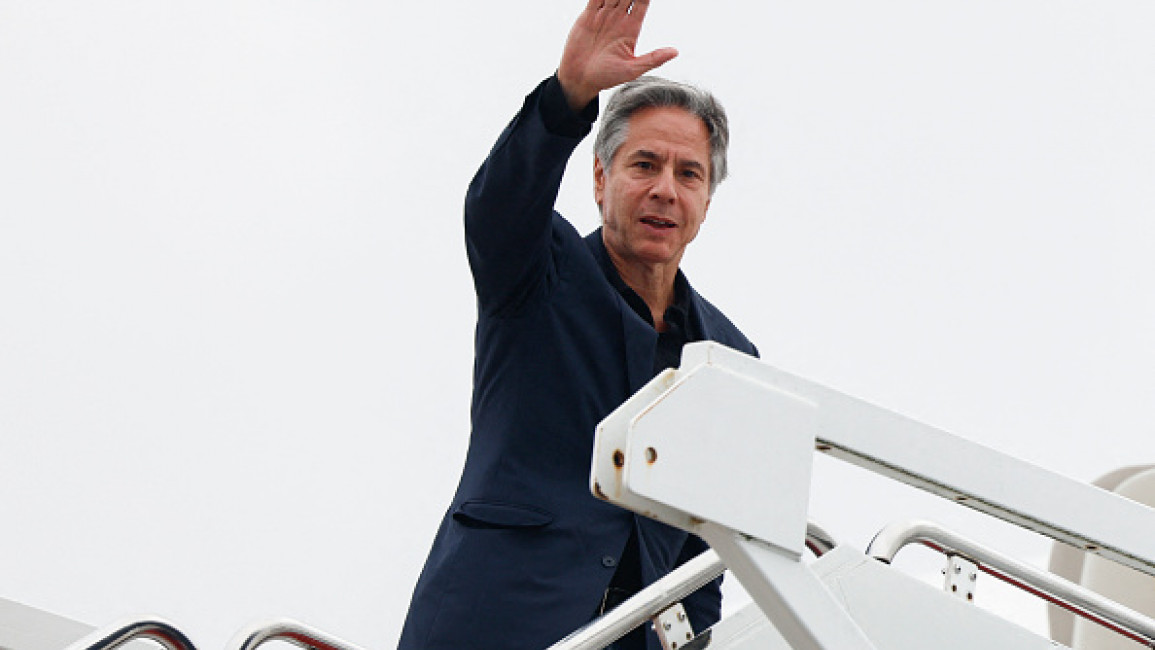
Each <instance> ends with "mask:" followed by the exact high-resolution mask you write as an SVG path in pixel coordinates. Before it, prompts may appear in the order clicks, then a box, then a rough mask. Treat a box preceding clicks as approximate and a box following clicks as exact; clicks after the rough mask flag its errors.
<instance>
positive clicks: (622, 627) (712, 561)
mask: <svg viewBox="0 0 1155 650" xmlns="http://www.w3.org/2000/svg"><path fill="white" fill-rule="evenodd" d="M806 547H807V548H809V549H810V551H811V552H813V553H814V554H815V555H816V556H822V555H823V554H824V553H826V552H828V551H830V550H831V549H833V548H834V547H835V542H834V540H833V539H832V538H831V537H830V535H829V534H828V533H827V532H826V531H825V530H823V529H822V527H821V526H819V525H818V524H815V523H814V522H810V523H809V524H807V526H806ZM725 570H726V565H725V564H724V563H723V562H722V560H721V558H719V557H718V554H717V553H715V552H714V551H706V552H705V553H702V554H701V555H699V556H698V557H696V558H694V559H692V560H690V561H689V562H686V563H685V564H683V565H682V566H680V567H678V568H677V569H674V570H673V571H671V572H670V573H669V574H668V575H666V576H665V577H663V578H662V579H661V580H658V581H657V582H655V583H653V584H652V585H650V586H648V587H646V588H645V589H643V590H641V591H639V592H638V593H636V594H634V595H633V596H631V597H630V598H629V599H628V600H626V601H625V602H623V603H622V604H621V605H618V606H617V607H615V608H614V609H611V610H610V611H608V612H606V613H605V614H604V615H602V616H601V617H599V618H596V619H594V620H593V621H590V622H589V623H588V624H587V625H585V626H584V627H581V628H579V629H578V630H577V631H575V632H574V633H573V634H570V635H569V636H567V637H566V638H564V639H562V640H561V641H558V642H557V643H555V644H553V645H552V646H550V647H549V649H548V650H599V649H600V648H604V647H606V646H607V645H609V644H611V643H613V642H614V641H617V640H618V639H620V638H622V637H623V636H625V635H626V634H628V633H629V632H630V631H631V630H633V629H634V628H636V627H638V626H639V625H644V624H645V623H646V621H649V620H650V619H651V618H653V617H654V616H657V615H658V614H660V613H661V612H663V611H665V610H666V608H668V607H670V606H672V605H673V604H675V603H677V602H679V601H681V600H682V599H683V598H685V597H686V596H689V595H690V594H692V593H694V592H695V591H697V590H698V589H701V588H702V587H703V586H705V585H706V584H707V583H709V582H710V581H711V580H714V579H715V578H717V577H718V576H720V575H722V573H723V572H725ZM239 650H240V649H239Z"/></svg>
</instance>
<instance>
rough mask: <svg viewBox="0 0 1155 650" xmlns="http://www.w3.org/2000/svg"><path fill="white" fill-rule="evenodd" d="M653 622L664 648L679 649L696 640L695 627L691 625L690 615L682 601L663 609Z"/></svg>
mask: <svg viewBox="0 0 1155 650" xmlns="http://www.w3.org/2000/svg"><path fill="white" fill-rule="evenodd" d="M653 622H654V631H655V632H657V633H658V640H659V641H661V642H662V650H678V649H679V648H683V647H685V645H686V644H687V643H689V642H690V641H693V640H694V627H693V626H692V625H690V617H689V616H686V608H685V607H682V603H674V604H673V605H671V606H669V607H667V608H666V609H664V610H662V612H661V613H660V614H658V615H657V616H655V617H654V618H653Z"/></svg>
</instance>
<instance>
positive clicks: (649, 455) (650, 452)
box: [646, 447, 658, 465]
mask: <svg viewBox="0 0 1155 650" xmlns="http://www.w3.org/2000/svg"><path fill="white" fill-rule="evenodd" d="M657 460H658V450H657V449H654V448H653V447H646V462H647V463H649V464H651V465H653V464H654V463H655V462H657Z"/></svg>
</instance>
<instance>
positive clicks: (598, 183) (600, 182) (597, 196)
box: [594, 156, 606, 208]
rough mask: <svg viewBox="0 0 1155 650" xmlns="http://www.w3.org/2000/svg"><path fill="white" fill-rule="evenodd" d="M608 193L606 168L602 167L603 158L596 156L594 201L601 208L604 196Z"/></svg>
mask: <svg viewBox="0 0 1155 650" xmlns="http://www.w3.org/2000/svg"><path fill="white" fill-rule="evenodd" d="M605 194H606V170H605V167H602V159H601V158H598V157H597V156H594V202H595V203H597V204H598V207H599V208H600V207H601V205H602V198H603V197H604V196H605Z"/></svg>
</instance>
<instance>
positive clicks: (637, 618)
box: [548, 522, 835, 650]
mask: <svg viewBox="0 0 1155 650" xmlns="http://www.w3.org/2000/svg"><path fill="white" fill-rule="evenodd" d="M806 547H807V548H809V549H810V550H811V552H813V553H814V555H816V556H822V555H823V554H824V553H827V552H829V551H830V550H832V549H833V548H834V547H835V542H834V539H833V538H832V537H831V536H830V535H829V534H828V533H827V532H826V531H825V530H823V529H822V527H821V526H819V525H818V524H815V523H814V522H808V523H807V525H806ZM725 571H726V565H725V564H724V563H723V562H722V560H721V558H719V557H718V554H717V553H715V552H714V551H712V550H709V551H706V552H705V553H702V554H701V555H699V556H698V557H696V558H694V559H692V560H690V561H689V562H687V563H685V564H683V565H682V566H680V567H678V568H677V569H674V570H673V571H671V572H670V573H669V574H667V575H666V576H665V577H664V578H662V579H661V580H658V581H657V582H655V583H654V584H652V585H650V586H649V587H646V588H645V589H643V590H641V591H639V592H638V593H636V594H634V595H633V596H631V597H630V598H629V599H628V600H626V601H625V602H624V603H622V604H621V605H618V606H617V607H615V608H614V609H611V610H610V611H608V612H606V613H605V614H604V615H602V616H600V617H599V618H596V619H594V620H592V621H590V622H589V623H587V624H586V625H585V626H584V627H582V628H579V629H578V630H577V631H576V632H574V633H573V634H571V635H569V636H567V637H566V638H564V639H562V640H561V641H558V642H557V643H555V644H553V645H552V646H550V647H549V649H548V650H600V649H601V648H604V647H606V646H607V645H609V644H611V643H613V642H614V641H617V640H618V639H620V638H622V637H623V636H625V635H626V634H628V633H629V632H630V630H633V629H634V628H636V627H638V626H639V625H644V624H645V623H646V622H647V621H649V620H650V619H651V618H652V617H654V616H656V615H658V614H660V613H661V612H663V611H664V610H665V609H666V608H667V607H670V606H671V605H673V604H674V603H677V602H679V601H681V600H682V599H684V598H685V597H686V596H689V595H690V594H692V593H694V592H695V591H697V590H698V589H701V588H702V587H703V586H705V585H706V583H708V582H710V581H711V580H714V579H715V578H717V577H718V576H720V575H722V573H724V572H725ZM698 631H699V632H700V631H701V630H698Z"/></svg>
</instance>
